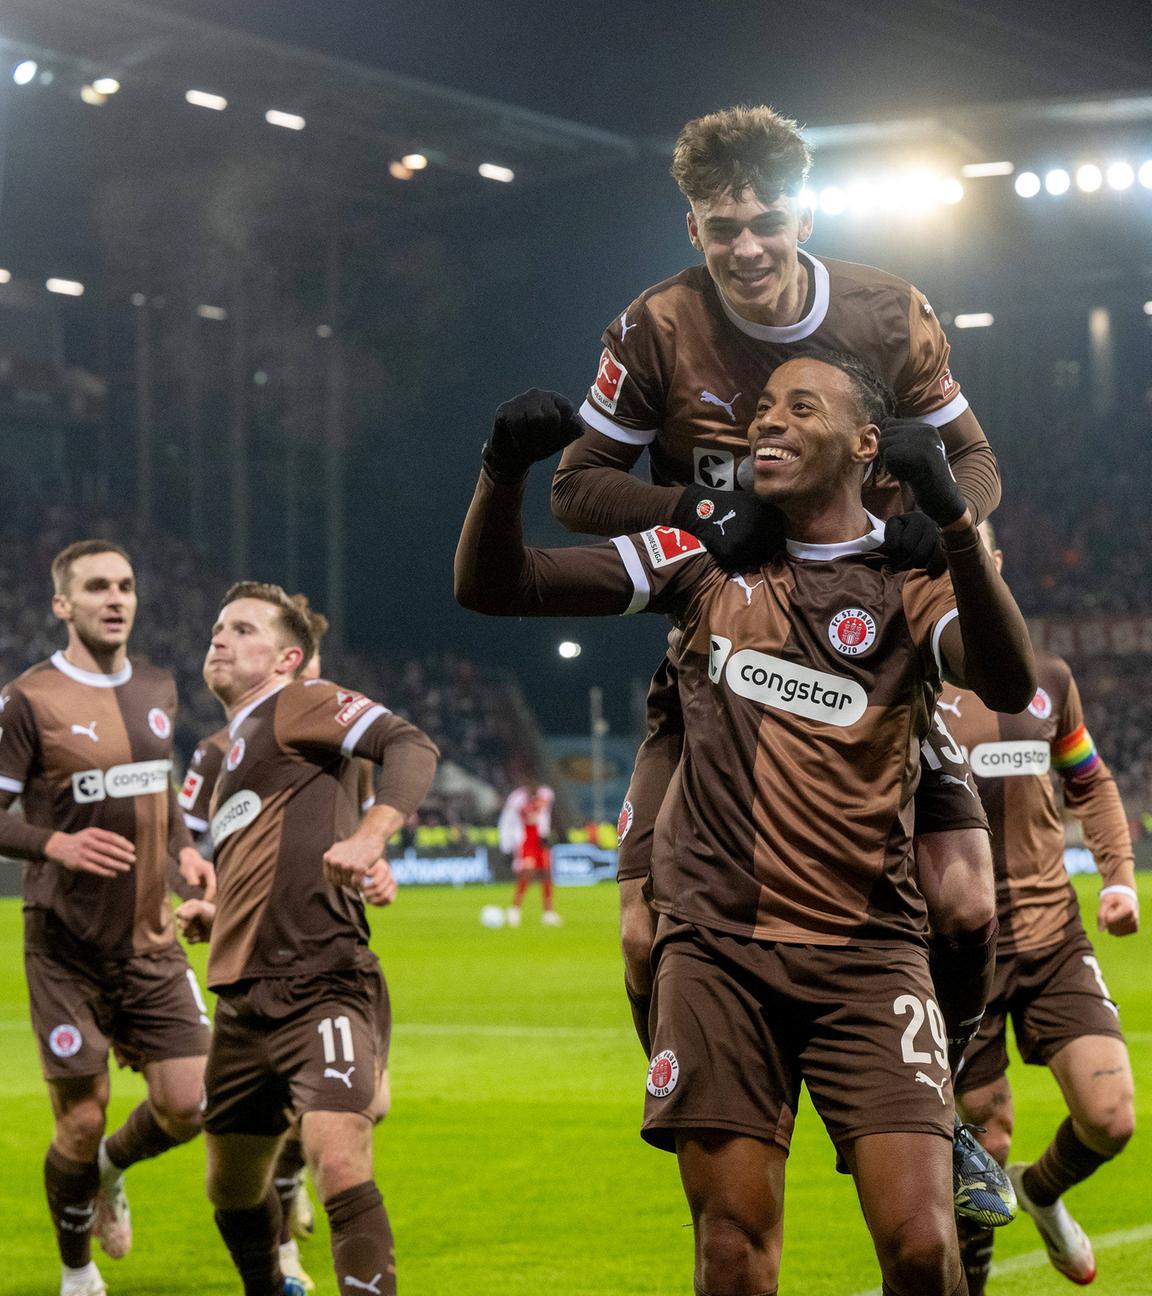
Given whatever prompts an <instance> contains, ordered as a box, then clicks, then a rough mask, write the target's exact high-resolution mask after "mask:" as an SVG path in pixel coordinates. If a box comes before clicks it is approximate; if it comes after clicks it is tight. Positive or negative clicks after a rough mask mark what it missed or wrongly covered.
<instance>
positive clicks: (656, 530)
mask: <svg viewBox="0 0 1152 1296" xmlns="http://www.w3.org/2000/svg"><path fill="white" fill-rule="evenodd" d="M640 539H641V540H642V541H643V544H644V549H645V551H646V552H647V554H648V561H649V562H650V563H651V564H652V566H653V567H668V566H670V565H671V564H672V563H676V562H680V561H681V559H684V558H691V557H692V555H693V554H699V553H703V552H704V546H703V545H702V544H701V543H700V541H699V540H697V539H696V537H695V536H694V535H693V534H692V533H691V531H681V530H680V528H679V527H670V526H659V527H653V528H652V530H651V531H644V532H642V533H641V535H640Z"/></svg>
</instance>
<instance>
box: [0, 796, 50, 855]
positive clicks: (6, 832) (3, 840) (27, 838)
mask: <svg viewBox="0 0 1152 1296" xmlns="http://www.w3.org/2000/svg"><path fill="white" fill-rule="evenodd" d="M15 800H16V794H15V793H14V792H0V855H7V856H9V858H11V859H26V860H42V859H44V858H45V855H44V848H45V847H46V846H47V845H48V838H49V837H51V836H52V829H51V828H37V827H36V825H35V824H30V823H25V821H24V820H23V819H21V817H20V816H19V815H16V814H13V813H12V811H11V810H10V809H9V808H8V807H9V806H10V805H11V804H12V802H13V801H15Z"/></svg>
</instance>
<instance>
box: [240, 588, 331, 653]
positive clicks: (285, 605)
mask: <svg viewBox="0 0 1152 1296" xmlns="http://www.w3.org/2000/svg"><path fill="white" fill-rule="evenodd" d="M246 598H247V599H259V600H260V601H261V602H262V603H271V604H272V606H273V607H274V608H276V609H277V610H278V611H279V613H280V617H279V621H280V628H281V630H282V631H283V632H284V637H285V638H286V639H287V640H288V641H289V642H290V643H294V644H295V645H296V647H297V648H299V649H300V650H301V652H303V654H304V656H303V657H302V658H301V660H300V665H299V666H298V667H297V670H296V674H299V673H300V671H302V670H303V669H304V667H305V666H306V665H307V664H308V662H310V661H311V660H312V658H313V657H315V656H316V649H317V645H316V639H315V637H314V636H313V633H312V625H311V622H310V621H309V619H308V615H307V613H305V612H303V611H302V610H301V608H300V606H299V605H298V604H297V603H296V602H295V601H294V600H293V599H290V598H289V597H288V595H287V594H286V593H285V592H284V590H283V589H282V588H281V587H280V586H279V585H272V584H268V583H265V582H264V581H237V582H236V584H235V585H233V586H232V587H231V589H229V590H228V592H227V594H225V595H224V599H223V601H222V602H221V604H220V608H221V610H223V609H224V608H226V607H227V606H228V604H229V603H235V602H236V600H237V599H246Z"/></svg>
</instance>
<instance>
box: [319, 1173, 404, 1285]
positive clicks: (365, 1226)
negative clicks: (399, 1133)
mask: <svg viewBox="0 0 1152 1296" xmlns="http://www.w3.org/2000/svg"><path fill="white" fill-rule="evenodd" d="M324 1209H325V1211H326V1212H327V1214H328V1224H329V1226H330V1228H331V1230H332V1260H333V1262H334V1264H335V1267H336V1285H337V1287H338V1288H339V1290H340V1291H341V1292H345V1291H351V1290H352V1289H353V1288H355V1289H356V1290H357V1291H368V1292H372V1294H373V1296H396V1251H395V1248H394V1246H393V1244H392V1226H391V1224H390V1223H389V1222H388V1212H387V1211H386V1210H385V1209H384V1199H383V1198H382V1197H381V1196H380V1189H379V1188H377V1187H376V1185H375V1184H374V1183H373V1182H372V1180H371V1179H367V1180H365V1182H364V1183H361V1184H356V1185H355V1186H354V1187H352V1188H345V1189H344V1191H343V1192H341V1193H337V1194H336V1196H335V1197H333V1198H331V1199H330V1200H329V1201H326V1202H325V1203H324Z"/></svg>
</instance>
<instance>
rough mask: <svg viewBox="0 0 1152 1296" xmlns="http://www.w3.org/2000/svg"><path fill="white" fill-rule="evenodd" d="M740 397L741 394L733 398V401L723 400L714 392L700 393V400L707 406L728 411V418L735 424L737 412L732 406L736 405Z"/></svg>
mask: <svg viewBox="0 0 1152 1296" xmlns="http://www.w3.org/2000/svg"><path fill="white" fill-rule="evenodd" d="M740 395H741V393H740V392H737V393H736V395H735V396H733V397H732V399H731V400H721V399H720V397H719V396H717V395H716V394H715V393H714V392H710V391H702V392H701V393H700V399H701V400H702V401H703V402H704V404H705V405H719V406H720V408H721V409H725V410H727V411H728V417H729V418H730V419H731V420H732V422H733V423H735V422H736V411H735V410H734V409H733V408H732V406H733V405H735V404H736V402H737V401H738V400H739V399H740Z"/></svg>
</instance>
